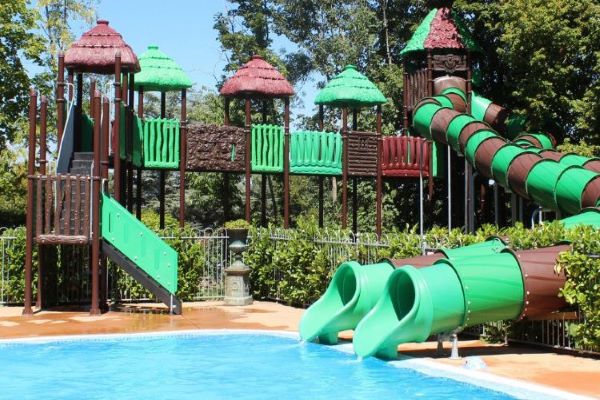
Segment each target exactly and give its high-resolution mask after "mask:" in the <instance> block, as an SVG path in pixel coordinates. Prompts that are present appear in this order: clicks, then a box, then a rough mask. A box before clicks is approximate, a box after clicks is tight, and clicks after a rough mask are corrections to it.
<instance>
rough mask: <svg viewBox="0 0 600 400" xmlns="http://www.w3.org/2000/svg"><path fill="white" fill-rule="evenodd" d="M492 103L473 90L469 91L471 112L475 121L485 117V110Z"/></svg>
mask: <svg viewBox="0 0 600 400" xmlns="http://www.w3.org/2000/svg"><path fill="white" fill-rule="evenodd" d="M490 104H492V101H491V100H488V99H486V98H484V97H481V96H479V95H477V94H475V92H472V93H471V114H472V115H473V118H475V119H476V120H477V121H483V120H484V119H485V112H486V111H487V109H488V107H489V106H490Z"/></svg>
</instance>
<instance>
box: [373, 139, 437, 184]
mask: <svg viewBox="0 0 600 400" xmlns="http://www.w3.org/2000/svg"><path fill="white" fill-rule="evenodd" d="M430 157H431V143H428V142H427V140H426V139H424V138H420V137H412V136H388V137H384V138H383V145H382V154H381V170H382V174H383V176H390V177H392V176H393V177H407V178H410V177H414V178H417V177H419V171H420V170H421V169H422V170H423V171H422V174H423V177H425V178H426V177H428V176H429V171H430V168H429V164H430Z"/></svg>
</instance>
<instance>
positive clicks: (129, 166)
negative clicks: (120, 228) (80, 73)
mask: <svg viewBox="0 0 600 400" xmlns="http://www.w3.org/2000/svg"><path fill="white" fill-rule="evenodd" d="M134 87H135V74H134V73H130V74H129V100H128V101H127V104H128V105H129V109H128V112H127V209H128V210H129V212H130V213H133V103H134V99H135V89H134Z"/></svg>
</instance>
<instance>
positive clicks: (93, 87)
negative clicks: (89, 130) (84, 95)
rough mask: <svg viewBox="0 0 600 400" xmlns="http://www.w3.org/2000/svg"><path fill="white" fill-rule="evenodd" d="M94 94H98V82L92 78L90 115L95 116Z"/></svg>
mask: <svg viewBox="0 0 600 400" xmlns="http://www.w3.org/2000/svg"><path fill="white" fill-rule="evenodd" d="M94 93H96V80H95V79H94V78H92V79H90V115H93V110H92V108H93V107H92V104H94Z"/></svg>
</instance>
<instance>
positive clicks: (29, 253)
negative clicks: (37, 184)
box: [23, 88, 37, 315]
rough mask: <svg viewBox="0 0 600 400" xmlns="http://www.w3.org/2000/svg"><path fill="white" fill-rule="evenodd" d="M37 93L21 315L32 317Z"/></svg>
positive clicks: (32, 96) (32, 102)
mask: <svg viewBox="0 0 600 400" xmlns="http://www.w3.org/2000/svg"><path fill="white" fill-rule="evenodd" d="M36 111H37V93H36V92H35V90H33V88H31V90H30V92H29V136H28V143H29V154H28V159H27V214H26V216H25V225H26V236H25V290H24V292H25V293H24V296H25V299H24V303H25V304H24V307H23V315H33V310H32V308H31V300H32V273H31V272H32V271H31V270H32V264H33V190H34V188H33V185H34V182H33V179H34V174H35V134H36V122H37V121H36V117H37V115H36V114H37V113H36Z"/></svg>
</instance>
